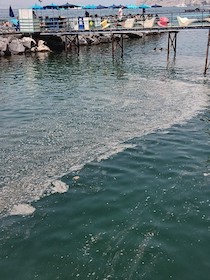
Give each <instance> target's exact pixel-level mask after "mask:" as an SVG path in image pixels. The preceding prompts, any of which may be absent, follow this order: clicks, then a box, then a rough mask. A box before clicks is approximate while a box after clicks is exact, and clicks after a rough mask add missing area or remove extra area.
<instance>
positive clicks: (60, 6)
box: [58, 2, 81, 9]
mask: <svg viewBox="0 0 210 280" xmlns="http://www.w3.org/2000/svg"><path fill="white" fill-rule="evenodd" d="M58 7H59V8H60V9H71V8H79V7H81V6H79V5H75V4H69V3H68V2H67V3H66V4H63V5H59V6H58Z"/></svg>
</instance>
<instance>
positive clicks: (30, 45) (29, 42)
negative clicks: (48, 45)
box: [21, 37, 37, 50]
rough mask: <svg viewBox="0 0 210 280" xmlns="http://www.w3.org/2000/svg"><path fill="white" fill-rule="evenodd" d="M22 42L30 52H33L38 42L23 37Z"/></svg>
mask: <svg viewBox="0 0 210 280" xmlns="http://www.w3.org/2000/svg"><path fill="white" fill-rule="evenodd" d="M21 42H22V44H23V46H24V47H25V48H26V49H30V50H31V48H33V47H35V46H36V45H37V44H36V41H35V40H34V39H32V38H31V37H23V38H22V39H21Z"/></svg>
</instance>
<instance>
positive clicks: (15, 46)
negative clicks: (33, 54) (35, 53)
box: [9, 39, 25, 54]
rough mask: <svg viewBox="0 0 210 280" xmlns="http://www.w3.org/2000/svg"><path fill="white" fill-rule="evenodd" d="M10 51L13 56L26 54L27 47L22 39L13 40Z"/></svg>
mask: <svg viewBox="0 0 210 280" xmlns="http://www.w3.org/2000/svg"><path fill="white" fill-rule="evenodd" d="M9 50H10V52H11V53H12V54H23V53H24V52H25V47H24V46H23V44H22V42H21V40H20V39H13V40H12V41H11V42H10V43H9Z"/></svg>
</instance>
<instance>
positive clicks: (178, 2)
mask: <svg viewBox="0 0 210 280" xmlns="http://www.w3.org/2000/svg"><path fill="white" fill-rule="evenodd" d="M143 2H144V3H145V4H148V5H154V4H159V5H161V6H169V7H171V6H205V5H210V0H145V1H142V0H136V5H140V4H142V3H143Z"/></svg>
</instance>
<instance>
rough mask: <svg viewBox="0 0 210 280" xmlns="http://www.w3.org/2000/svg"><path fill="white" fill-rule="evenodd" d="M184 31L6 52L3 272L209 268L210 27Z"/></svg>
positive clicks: (152, 273) (33, 274)
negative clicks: (59, 50) (77, 47)
mask: <svg viewBox="0 0 210 280" xmlns="http://www.w3.org/2000/svg"><path fill="white" fill-rule="evenodd" d="M198 38H199V40H198ZM178 42H179V45H178V53H177V59H176V63H175V65H173V64H172V63H171V64H170V65H169V68H168V69H166V44H167V37H166V36H165V35H162V36H157V37H153V38H147V39H146V40H145V41H142V40H135V41H130V42H127V43H126V45H125V54H124V59H123V60H121V59H120V57H119V56H116V57H115V59H112V57H111V46H109V45H103V46H100V47H98V46H97V47H93V48H90V49H86V48H84V49H82V50H81V53H80V56H79V57H77V56H76V55H75V54H74V55H70V54H68V55H65V54H57V55H56V54H50V55H48V54H40V55H36V56H28V57H25V56H18V57H13V58H9V59H5V58H2V59H1V60H0V63H1V64H2V67H1V69H0V72H1V75H0V84H1V85H2V87H1V90H0V100H1V102H0V115H1V118H0V128H1V129H0V139H1V146H0V150H1V162H0V213H1V220H0V244H1V250H0V279H4V280H10V279H18V280H19V279H20V280H25V279H26V280H29V279H39V280H42V279H43V280H52V279H62V280H66V279H100V280H101V279H104V280H105V279H117V280H119V279H123V280H124V279H132V280H133V279H134V280H135V279H160V280H162V279H177V280H178V279H179V280H180V279H185V280H188V279H189V280H193V279H196V280H197V279H201V280H202V279H203V280H206V279H207V277H208V276H207V275H208V274H209V271H210V259H209V250H208V246H209V241H210V240H209V239H210V237H209V236H210V189H209V180H210V179H209V178H210V166H209V119H210V118H209V117H210V116H209V76H208V74H207V76H206V77H203V75H202V72H203V67H204V62H205V59H204V58H205V51H206V43H207V32H206V31H202V32H201V31H193V32H192V31H191V32H180V33H179V34H178ZM189 46H190V52H189ZM161 47H163V51H154V50H153V49H154V48H157V49H160V48H161ZM20 214H21V215H20Z"/></svg>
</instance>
